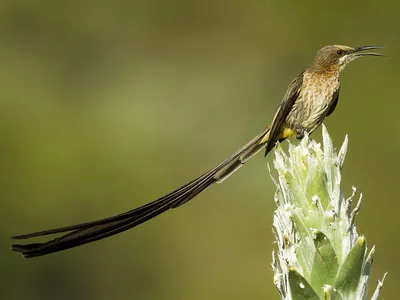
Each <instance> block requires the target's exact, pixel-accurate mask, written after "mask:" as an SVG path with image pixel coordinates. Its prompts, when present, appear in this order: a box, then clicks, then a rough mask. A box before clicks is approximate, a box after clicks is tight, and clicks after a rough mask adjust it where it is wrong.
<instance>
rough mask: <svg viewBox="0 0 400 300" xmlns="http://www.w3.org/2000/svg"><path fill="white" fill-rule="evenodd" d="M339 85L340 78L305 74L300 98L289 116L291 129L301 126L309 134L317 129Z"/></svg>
mask: <svg viewBox="0 0 400 300" xmlns="http://www.w3.org/2000/svg"><path fill="white" fill-rule="evenodd" d="M339 85H340V84H339V78H338V76H317V75H314V76H312V75H308V74H305V75H304V78H303V85H302V89H301V91H300V95H299V98H298V99H297V100H296V102H295V104H294V106H293V109H292V111H291V112H290V113H289V116H288V121H289V123H290V124H289V125H291V126H290V127H292V126H293V127H294V128H295V127H296V126H298V125H301V126H302V127H303V128H304V129H306V131H307V132H309V133H311V132H313V131H314V130H315V129H317V127H318V126H319V125H321V123H322V122H323V120H324V119H325V117H326V115H327V113H328V110H329V107H330V106H331V104H332V101H334V99H333V95H334V94H335V92H336V91H337V90H338V89H339Z"/></svg>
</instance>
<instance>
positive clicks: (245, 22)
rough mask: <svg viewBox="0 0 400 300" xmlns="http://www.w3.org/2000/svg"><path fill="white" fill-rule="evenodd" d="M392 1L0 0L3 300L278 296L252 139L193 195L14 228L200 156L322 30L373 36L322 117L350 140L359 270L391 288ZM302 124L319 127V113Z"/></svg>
mask: <svg viewBox="0 0 400 300" xmlns="http://www.w3.org/2000/svg"><path fill="white" fill-rule="evenodd" d="M399 9H400V5H399V4H398V2H397V1H391V2H390V1H363V3H362V4H361V3H356V2H354V3H353V2H348V1H334V2H332V1H330V2H327V1H309V2H304V1H298V2H294V1H291V2H290V3H289V2H286V1H267V0H264V1H260V0H250V1H223V0H203V1H193V0H185V1H183V0H169V1H165V0H134V1H127V0H115V1H86V0H80V1H68V2H57V1H48V0H37V1H21V0H3V1H1V3H0V37H1V39H0V62H1V68H0V139H1V147H0V168H1V172H0V176H1V184H0V196H1V210H0V237H1V238H0V266H1V268H0V276H1V278H0V297H1V299H77V300H79V299H151V300H155V299H277V298H278V295H277V292H276V290H275V288H274V286H273V283H272V271H271V267H270V262H271V251H272V249H273V248H274V244H273V235H272V230H271V223H272V212H273V209H274V203H273V195H274V187H273V185H272V182H271V180H270V178H269V175H268V170H267V163H270V164H271V162H272V159H273V155H271V156H269V157H268V158H267V159H264V158H263V157H262V155H260V156H257V157H256V158H254V159H253V160H252V161H251V162H249V163H248V164H247V165H246V167H244V168H243V169H242V170H241V171H240V172H239V173H237V174H235V176H233V177H232V178H230V179H229V180H228V181H226V183H224V184H223V185H219V186H214V187H212V188H210V189H209V190H207V191H206V192H204V193H202V194H201V195H200V196H198V197H197V198H196V199H195V200H194V201H192V202H191V203H190V204H187V205H185V206H184V207H182V208H180V209H177V210H174V211H170V212H168V213H166V214H165V215H163V216H160V217H159V218H157V219H155V220H152V221H151V222H149V223H147V224H145V225H141V226H140V227H138V228H136V229H134V230H132V231H129V232H125V233H123V234H120V235H118V236H114V237H112V238H109V239H107V240H104V241H101V242H97V243H94V244H90V245H86V246H84V247H79V248H77V249H74V250H71V251H68V252H63V253H57V254H54V255H51V256H47V257H42V258H38V259H33V260H23V259H22V258H21V257H20V256H19V255H17V254H16V253H11V252H10V251H9V245H10V243H11V240H10V239H9V237H10V236H11V235H14V234H21V233H26V232H30V231H36V230H41V229H47V228H50V227H57V226H64V225H70V224H73V223H77V222H82V221H88V220H93V219H97V218H101V217H106V216H109V215H113V214H117V213H120V212H123V211H126V210H128V209H131V208H133V207H136V206H138V205H141V204H144V203H146V202H148V201H150V200H153V199H155V198H157V197H159V196H162V195H164V194H165V193H167V192H169V191H171V190H172V189H175V188H177V187H179V186H180V185H182V184H184V183H186V182H187V181H189V180H191V179H193V178H195V177H196V176H198V175H200V174H201V173H202V172H204V171H206V170H207V169H209V168H211V167H213V166H214V165H215V164H217V163H218V162H220V161H221V160H222V159H224V158H225V157H227V156H228V155H230V154H231V153H233V152H234V151H235V150H237V149H238V148H239V147H240V146H242V145H243V144H244V143H245V142H246V141H247V140H249V139H251V138H252V137H253V136H254V135H255V134H257V133H258V132H260V131H261V130H263V129H264V127H265V126H266V125H267V124H268V123H269V121H270V120H271V118H272V117H273V115H274V113H275V110H276V108H277V106H278V104H279V103H280V100H281V97H282V96H283V94H284V92H285V89H286V87H287V86H288V84H289V82H290V81H291V79H292V78H293V77H294V76H296V75H297V74H298V73H299V72H300V71H301V70H302V69H303V68H305V67H307V65H308V64H309V63H310V62H311V60H312V58H313V55H314V53H315V52H316V50H317V49H319V48H320V47H322V46H324V45H327V44H347V45H352V46H360V45H370V44H374V45H375V44H377V45H383V46H385V47H386V49H384V53H385V54H387V56H388V57H387V58H384V59H380V58H366V59H363V60H359V61H357V62H355V63H353V64H352V65H350V66H349V67H348V68H347V69H346V71H345V72H344V73H343V74H342V76H341V80H342V89H341V96H340V101H339V105H338V107H337V109H336V111H335V113H334V114H333V116H332V117H330V118H329V119H328V120H326V122H325V124H326V125H327V127H328V130H329V131H330V133H331V135H332V137H333V140H334V143H335V144H336V146H337V147H339V146H340V145H341V143H342V141H343V139H344V136H345V135H346V134H348V135H349V138H350V145H349V152H348V155H347V161H346V163H345V168H344V174H343V177H344V178H343V189H344V192H345V193H346V194H347V195H350V193H351V186H352V185H356V186H357V187H358V190H359V191H362V192H363V193H364V203H363V207H362V211H361V214H360V215H359V217H358V229H359V231H360V232H361V233H364V234H365V235H366V236H367V239H368V243H369V246H372V245H374V244H375V245H376V246H377V251H376V255H375V263H374V266H373V278H372V279H373V280H372V284H373V285H374V286H375V281H376V280H377V279H378V278H381V277H382V275H383V273H384V272H385V271H388V272H389V276H388V278H387V281H386V284H385V286H384V289H383V295H384V296H385V299H395V298H397V295H398V292H397V290H398V284H397V282H398V281H399V280H400V268H399V267H398V266H399V264H398V259H399V258H398V253H399V247H400V238H399V234H398V228H399V218H398V210H399V206H400V204H399V196H398V187H399V173H398V170H399V169H400V158H399V151H400V134H399V129H398V126H399V109H400V104H399V93H398V85H399V80H400V73H399V67H400V58H399V52H400V51H399V50H400V39H399V36H400V26H399V25H400V21H399V19H398V11H399ZM313 137H314V138H315V139H317V140H321V132H320V130H318V131H317V132H316V133H315V134H314V135H313Z"/></svg>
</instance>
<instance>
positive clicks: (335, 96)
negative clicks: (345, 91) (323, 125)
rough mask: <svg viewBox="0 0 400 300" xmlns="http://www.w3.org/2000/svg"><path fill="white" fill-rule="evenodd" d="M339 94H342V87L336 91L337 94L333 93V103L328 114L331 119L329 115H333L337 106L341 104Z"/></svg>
mask: <svg viewBox="0 0 400 300" xmlns="http://www.w3.org/2000/svg"><path fill="white" fill-rule="evenodd" d="M339 92H340V87H339V88H338V89H337V90H336V92H334V93H333V96H332V102H331V103H332V104H331V105H330V107H329V110H328V113H327V114H326V116H327V117H329V115H330V114H331V113H333V111H334V110H335V108H336V105H337V104H338V102H339Z"/></svg>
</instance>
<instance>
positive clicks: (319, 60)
mask: <svg viewBox="0 0 400 300" xmlns="http://www.w3.org/2000/svg"><path fill="white" fill-rule="evenodd" d="M381 48H383V47H380V46H363V47H357V48H352V47H348V46H341V45H331V46H326V47H324V48H322V49H320V50H318V52H317V55H316V56H315V58H314V62H313V64H312V68H313V69H315V70H320V71H327V72H329V71H334V72H335V71H336V72H340V71H342V70H343V69H344V67H345V66H346V65H347V64H348V63H349V62H351V61H353V60H355V59H357V58H359V57H362V56H384V55H383V54H380V53H375V52H363V51H365V50H371V49H381Z"/></svg>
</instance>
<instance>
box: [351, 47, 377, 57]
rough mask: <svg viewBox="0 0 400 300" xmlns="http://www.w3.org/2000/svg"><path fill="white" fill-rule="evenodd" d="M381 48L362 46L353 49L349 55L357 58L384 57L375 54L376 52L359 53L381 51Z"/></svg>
mask: <svg viewBox="0 0 400 300" xmlns="http://www.w3.org/2000/svg"><path fill="white" fill-rule="evenodd" d="M382 48H383V47H381V46H363V47H358V48H355V49H354V51H353V52H351V53H350V55H351V56H355V57H359V56H385V55H383V54H381V53H376V52H361V51H365V50H371V49H382Z"/></svg>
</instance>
